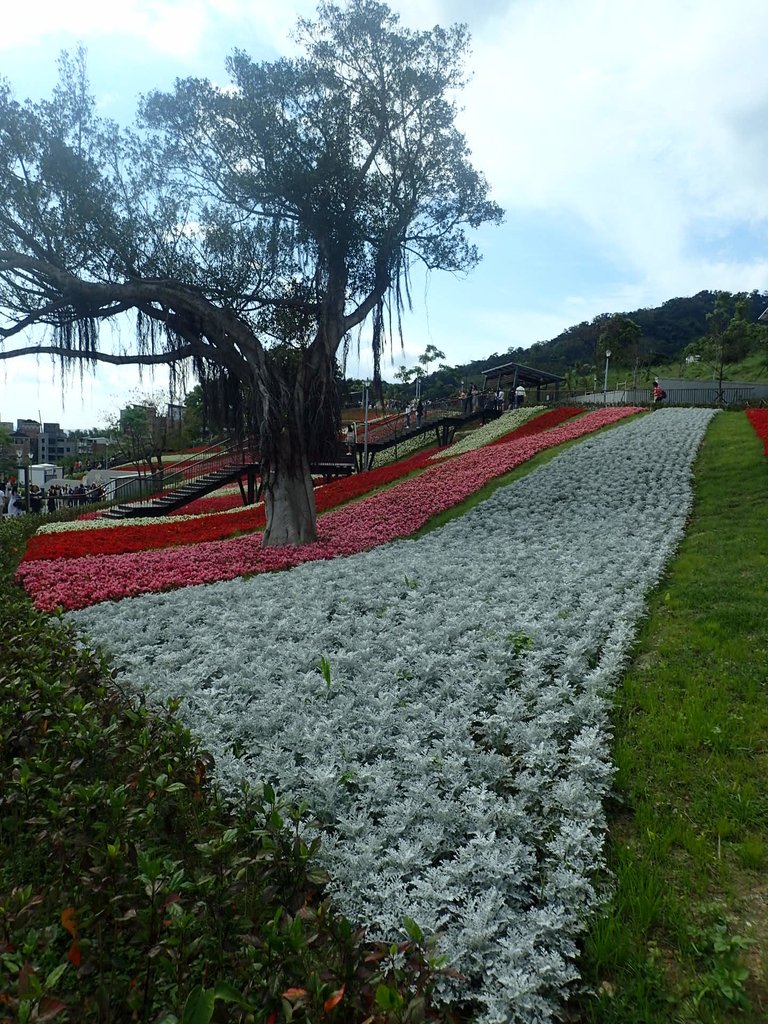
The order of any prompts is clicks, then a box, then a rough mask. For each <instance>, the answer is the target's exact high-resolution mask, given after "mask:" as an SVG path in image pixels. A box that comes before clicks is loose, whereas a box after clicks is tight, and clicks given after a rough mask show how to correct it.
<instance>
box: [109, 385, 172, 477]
mask: <svg viewBox="0 0 768 1024" xmlns="http://www.w3.org/2000/svg"><path fill="white" fill-rule="evenodd" d="M167 408H168V401H167V398H166V397H165V396H164V395H161V394H141V393H140V392H136V393H134V395H133V396H132V402H131V404H129V405H127V406H126V407H125V408H124V409H122V410H121V411H120V414H119V415H118V416H114V417H112V418H111V420H110V421H109V422H108V423H107V437H108V439H109V445H110V451H111V452H112V457H113V459H118V460H120V461H123V462H128V463H130V464H132V465H135V466H136V467H137V469H138V471H139V474H144V475H146V476H150V477H152V479H153V480H154V481H155V482H156V483H157V484H158V485H159V486H162V481H163V474H164V472H165V467H164V464H163V456H164V455H165V454H166V453H167V452H168V451H169V448H170V440H171V437H172V436H173V434H174V433H177V430H174V428H173V425H172V424H171V422H170V420H169V418H168V416H167V415H166V413H167Z"/></svg>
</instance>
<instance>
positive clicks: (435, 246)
mask: <svg viewBox="0 0 768 1024" xmlns="http://www.w3.org/2000/svg"><path fill="white" fill-rule="evenodd" d="M296 38H297V42H298V43H299V45H300V48H301V53H302V55H301V56H299V57H296V58H293V59H282V60H278V61H274V62H264V63H256V62H254V61H253V60H252V59H251V58H250V57H249V56H248V55H247V54H246V53H245V52H243V51H242V50H237V51H235V52H234V53H233V54H232V56H231V57H230V58H229V60H228V64H227V70H228V72H229V76H230V84H229V85H227V86H220V85H216V84H214V83H212V82H210V81H206V80H203V79H195V78H189V79H185V80H182V81H177V82H176V85H175V88H174V90H173V91H172V92H170V93H166V94H162V93H153V94H151V95H149V96H146V97H144V98H143V100H142V102H141V105H140V109H139V114H138V119H137V123H136V125H135V126H134V127H132V128H131V129H123V128H119V127H118V126H117V125H115V124H113V123H110V122H108V121H105V120H103V119H100V118H99V117H98V116H97V113H96V105H95V102H94V99H93V97H92V96H91V95H90V90H89V87H88V81H87V75H86V67H85V56H84V54H83V53H82V52H78V54H76V55H75V56H74V57H71V56H68V55H64V56H63V57H62V59H61V64H60V72H61V75H60V84H59V86H58V87H57V89H56V90H55V92H54V94H53V96H52V98H51V99H50V100H47V101H43V102H39V103H33V102H30V101H27V102H23V103H22V102H18V101H17V100H16V99H15V98H14V97H13V95H12V92H11V88H10V85H9V84H8V83H7V82H5V83H3V84H2V86H0V140H2V145H0V153H1V154H2V155H1V156H0V341H4V342H5V346H4V347H3V348H2V351H0V357H4V358H7V357H13V356H17V355H22V354H29V353H30V352H36V353H42V352H47V353H51V354H54V355H57V356H59V357H60V358H61V359H63V360H65V361H72V360H84V361H85V362H96V361H98V360H107V361H110V362H116V363H127V362H139V363H144V364H151V363H159V362H166V363H170V364H172V365H174V366H176V365H179V364H182V363H184V361H191V363H192V365H193V367H194V369H195V371H196V373H197V375H198V377H199V379H200V381H201V383H202V385H203V387H204V389H206V391H207V393H212V392H213V391H216V392H217V394H218V395H219V404H220V405H221V407H222V408H229V407H231V410H232V412H233V413H241V414H242V416H241V419H242V420H243V423H244V425H246V426H247V425H250V426H251V427H252V428H253V429H254V430H255V431H256V433H257V447H258V452H259V458H260V460H261V463H262V473H263V479H264V483H265V494H266V501H267V531H266V533H265V543H301V542H304V541H306V540H311V539H313V538H314V535H315V520H314V499H313V496H312V488H311V477H310V473H309V466H310V462H311V460H312V459H313V458H317V457H319V456H321V455H322V454H323V453H325V452H327V451H328V450H329V445H330V444H331V443H332V441H333V439H334V438H335V437H336V433H337V430H338V402H337V398H336V393H337V392H336V387H335V382H334V367H335V357H336V353H337V351H338V350H339V348H340V346H342V345H343V344H346V343H348V342H349V338H350V332H352V331H354V330H355V329H360V327H361V325H362V324H363V323H364V322H365V321H366V320H367V319H368V318H370V320H371V324H372V343H373V353H374V367H375V371H376V372H375V375H376V376H378V367H379V355H380V352H381V347H382V342H383V340H384V336H385V333H386V332H387V331H388V332H389V335H390V338H391V335H392V324H393V323H394V324H396V325H397V324H399V316H400V314H401V312H402V311H403V310H404V308H405V307H406V305H407V303H408V294H409V293H408V282H409V273H410V271H411V269H412V267H413V266H414V265H415V264H416V263H421V264H423V265H424V266H425V267H427V268H428V269H430V270H447V271H452V272H457V271H466V270H469V269H471V268H472V267H473V266H474V265H475V264H476V263H477V262H478V259H479V253H478V252H477V249H476V248H475V246H474V245H473V244H471V242H470V240H469V238H468V235H467V231H468V229H473V228H476V227H478V226H480V225H481V224H483V223H485V222H499V221H500V219H501V216H502V214H501V210H500V209H499V207H498V206H497V205H496V204H495V203H493V202H492V201H491V200H490V198H489V195H488V186H487V183H486V181H485V179H484V178H483V176H482V175H481V174H480V173H479V172H478V171H476V170H475V169H474V168H473V166H472V164H471V162H470V157H469V152H468V148H467V144H466V140H465V138H464V137H463V135H462V134H461V133H460V132H459V131H458V130H457V128H456V125H455V118H456V106H455V97H456V96H457V95H458V93H459V92H460V90H461V88H462V86H463V84H464V64H465V61H466V58H467V53H468V34H467V30H466V27H465V26H462V25H455V26H452V27H450V28H441V27H436V28H433V29H431V30H430V31H422V32H416V31H410V30H406V29H403V28H402V27H401V26H400V25H399V21H398V18H397V17H396V16H395V15H394V14H393V13H392V12H391V11H390V10H389V9H388V8H387V7H386V6H385V5H384V4H382V3H379V2H377V0H350V2H349V3H348V4H346V5H345V6H337V5H335V4H333V3H328V2H323V3H321V4H320V6H319V8H318V12H317V17H316V19H315V20H307V19H302V20H300V21H299V23H298V27H297V31H296ZM127 314H131V315H132V316H133V325H132V332H131V336H132V338H133V342H134V343H133V344H132V345H131V346H130V348H121V349H119V350H117V351H115V350H114V348H113V349H110V347H109V346H108V345H103V344H102V337H101V335H102V332H101V331H100V327H101V325H102V323H103V322H104V321H108V320H112V319H114V318H124V317H125V316H126V315H127ZM34 325H42V326H44V327H46V328H48V329H49V331H50V336H49V337H48V338H46V340H45V341H44V342H40V343H35V344H32V345H30V344H26V343H25V340H26V339H25V333H26V332H27V331H28V329H29V328H31V327H33V326H34Z"/></svg>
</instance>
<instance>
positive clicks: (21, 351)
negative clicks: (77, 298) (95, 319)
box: [0, 345, 195, 366]
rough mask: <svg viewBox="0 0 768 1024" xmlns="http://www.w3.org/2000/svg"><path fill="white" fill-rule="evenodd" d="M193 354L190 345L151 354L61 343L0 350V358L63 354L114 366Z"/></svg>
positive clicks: (171, 360)
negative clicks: (122, 353)
mask: <svg viewBox="0 0 768 1024" xmlns="http://www.w3.org/2000/svg"><path fill="white" fill-rule="evenodd" d="M194 354H195V349H194V348H193V346H192V345H188V346H186V347H185V348H178V349H176V350H175V351H173V352H159V353H154V354H152V355H150V354H147V355H131V356H117V355H113V354H112V353H111V352H95V351H93V350H89V351H88V352H80V351H79V350H78V349H72V348H64V347H63V346H62V345H28V346H27V347H26V348H17V349H14V350H13V351H12V352H6V351H3V350H0V359H14V358H15V357H16V356H30V355H38V356H41V355H42V356H47V355H50V356H65V357H66V358H67V359H86V360H88V361H89V362H94V361H95V362H100V363H114V364H115V365H116V366H123V365H125V364H128V363H141V365H142V366H152V365H157V364H158V363H175V362H179V361H180V360H182V359H189V357H190V356H192V355H194Z"/></svg>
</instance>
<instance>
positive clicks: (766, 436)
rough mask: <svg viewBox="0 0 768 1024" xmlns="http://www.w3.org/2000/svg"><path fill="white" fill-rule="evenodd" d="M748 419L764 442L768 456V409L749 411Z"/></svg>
mask: <svg viewBox="0 0 768 1024" xmlns="http://www.w3.org/2000/svg"><path fill="white" fill-rule="evenodd" d="M746 412H747V419H748V420H749V422H750V423H751V424H752V427H753V429H754V431H755V433H756V434H757V436H758V437H759V438H760V440H761V441H762V442H763V447H764V449H765V454H766V455H768V409H747V410H746Z"/></svg>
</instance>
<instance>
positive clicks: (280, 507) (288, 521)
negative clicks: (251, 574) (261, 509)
mask: <svg viewBox="0 0 768 1024" xmlns="http://www.w3.org/2000/svg"><path fill="white" fill-rule="evenodd" d="M297 455H298V457H297ZM274 456H275V458H274V465H273V467H272V468H270V469H269V470H268V472H267V475H266V477H265V479H264V504H265V510H266V516H267V526H266V529H265V530H264V539H263V541H262V546H263V547H265V548H269V547H282V546H285V545H293V546H296V545H298V544H311V543H312V541H314V540H316V539H317V515H316V512H315V493H314V488H313V486H312V475H311V473H310V471H309V460H308V459H307V457H306V455H305V454H301V455H299V454H298V453H297V452H295V451H294V452H291V451H290V434H289V432H288V431H287V430H284V431H282V433H281V435H280V438H279V440H278V444H277V445H276V446H275V452H274Z"/></svg>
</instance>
